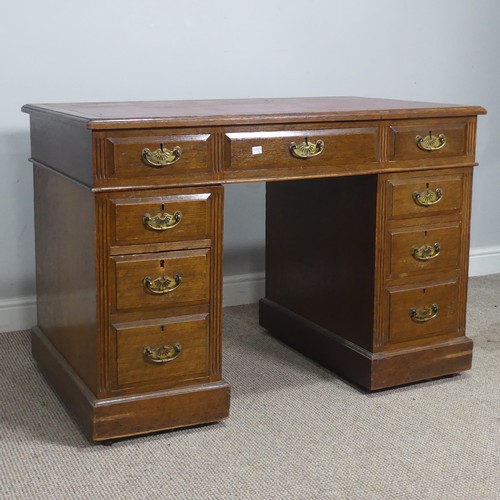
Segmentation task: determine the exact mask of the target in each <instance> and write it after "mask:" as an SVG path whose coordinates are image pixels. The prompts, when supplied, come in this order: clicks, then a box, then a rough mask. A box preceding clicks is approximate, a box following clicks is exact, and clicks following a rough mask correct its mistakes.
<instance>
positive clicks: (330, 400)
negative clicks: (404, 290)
mask: <svg viewBox="0 0 500 500" xmlns="http://www.w3.org/2000/svg"><path fill="white" fill-rule="evenodd" d="M467 328H468V329H467V332H468V335H469V336H470V337H471V338H473V340H474V342H475V347H474V361H473V369H472V370H471V371H469V372H466V373H463V374H461V375H457V376H454V377H447V378H442V379H438V380H433V381H429V382H424V383H420V384H414V385H410V386H405V387H400V388H396V389H390V390H386V391H381V392H377V393H365V392H362V391H360V390H359V389H357V388H355V387H353V386H351V385H349V384H347V383H346V382H344V381H343V380H341V379H339V378H338V377H337V376H335V374H333V373H331V372H329V371H327V370H326V369H324V368H322V367H321V366H319V365H317V364H315V363H314V362H312V361H310V360H309V359H307V358H305V357H303V356H302V355H300V354H298V353H297V352H295V351H294V350H292V349H290V348H288V347H287V346H285V345H283V344H281V343H280V342H279V341H277V340H275V339H273V338H272V337H270V336H269V335H267V334H266V333H265V331H264V330H262V329H261V328H260V327H259V325H258V317H257V307H256V305H249V306H237V307H231V308H227V309H225V311H224V357H223V360H224V366H223V373H224V378H225V380H226V381H227V382H229V383H230V384H231V386H232V400H231V416H230V418H229V419H228V420H227V421H225V422H223V423H219V424H213V425H207V426H199V427H195V428H190V429H183V430H178V431H172V432H163V433H157V434H154V435H149V436H144V437H138V438H133V439H126V440H121V441H118V442H116V443H115V444H113V446H109V447H106V446H102V445H95V444H92V443H90V442H89V441H88V440H87V439H86V438H85V437H83V435H82V434H81V433H80V431H79V428H78V427H77V426H76V424H75V423H74V422H73V420H72V419H71V417H69V416H68V414H67V413H66V411H65V409H64V408H63V406H62V405H61V403H60V402H59V400H58V398H57V397H56V396H55V394H54V393H53V392H52V390H51V389H50V387H49V386H48V385H47V384H46V383H45V381H44V380H43V378H42V377H41V375H40V374H39V372H38V371H37V369H36V366H35V364H34V363H33V361H32V360H31V356H30V346H29V335H28V332H11V333H2V334H0V389H1V400H0V498H2V499H4V498H5V499H25V498H26V499H27V498H35V499H89V500H90V499H92V500H94V499H148V500H150V499H151V498H159V499H176V500H177V499H178V500H184V499H186V500H192V499H214V500H215V499H217V500H219V499H304V500H306V499H356V500H357V499H363V500H364V499H395V500H396V499H397V500H402V499H419V500H423V499H450V500H456V499H464V500H465V499H467V500H470V499H478V500H488V499H500V275H493V276H487V277H481V278H473V279H471V280H470V288H469V310H468V324H467Z"/></svg>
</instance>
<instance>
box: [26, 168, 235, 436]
mask: <svg viewBox="0 0 500 500" xmlns="http://www.w3.org/2000/svg"><path fill="white" fill-rule="evenodd" d="M34 178H35V231H36V264H37V296H38V325H37V326H36V327H35V328H33V330H32V348H33V356H34V358H35V359H36V361H37V363H38V366H39V368H40V370H41V371H42V373H43V374H44V375H45V377H46V378H47V380H48V381H49V382H50V383H51V384H52V386H53V387H54V389H55V390H56V392H57V393H58V395H59V396H60V398H61V399H62V401H63V402H64V403H65V404H66V406H67V407H68V409H69V410H70V411H71V413H72V414H73V415H74V417H75V419H76V420H77V421H78V423H79V424H80V425H81V427H82V428H83V430H84V432H85V433H86V435H87V436H88V437H89V438H90V439H93V440H107V439H115V438H120V437H126V436H132V435H137V434H143V433H148V432H155V431H161V430H166V429H173V428H177V427H185V426H190V425H198V424H204V423H209V422H215V421H219V420H222V419H224V418H226V417H227V416H228V414H229V394H230V391H229V386H228V385H227V384H226V383H225V382H224V381H223V380H222V379H221V352H220V351H221V345H220V323H221V303H220V295H221V294H220V286H221V263H220V252H221V245H222V241H221V239H222V237H221V224H220V219H219V217H220V212H221V211H222V203H223V191H222V187H220V186H214V187H210V188H180V189H149V190H148V189H142V190H128V191H120V192H116V191H109V192H104V191H103V192H99V193H95V192H94V191H93V190H92V189H91V188H90V187H88V186H85V185H84V184H81V183H79V182H77V181H74V180H72V179H70V178H69V177H66V176H64V175H62V174H59V173H57V172H55V171H53V170H52V169H50V168H47V167H46V166H43V165H40V164H36V163H35V175H34Z"/></svg>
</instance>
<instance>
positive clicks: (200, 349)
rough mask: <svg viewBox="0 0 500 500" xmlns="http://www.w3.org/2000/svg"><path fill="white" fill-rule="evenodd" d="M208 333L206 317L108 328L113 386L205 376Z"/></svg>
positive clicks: (169, 319) (197, 316) (166, 382)
mask: <svg viewBox="0 0 500 500" xmlns="http://www.w3.org/2000/svg"><path fill="white" fill-rule="evenodd" d="M208 330H209V320H208V315H196V316H180V317H173V318H164V319H158V320H150V321H145V322H143V323H140V322H134V323H121V324H115V325H112V334H113V338H114V339H115V341H116V383H117V385H118V386H124V385H129V384H139V383H149V382H159V381H161V382H163V383H164V384H165V385H169V384H171V383H173V382H178V381H180V380H187V379H192V378H196V377H201V376H207V375H208V370H209V362H208V352H209V345H208V338H209V336H208Z"/></svg>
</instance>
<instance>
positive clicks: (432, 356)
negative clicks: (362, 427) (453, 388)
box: [259, 299, 472, 391]
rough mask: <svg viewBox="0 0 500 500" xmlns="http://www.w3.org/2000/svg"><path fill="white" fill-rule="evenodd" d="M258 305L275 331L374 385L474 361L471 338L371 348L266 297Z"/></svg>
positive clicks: (262, 318) (310, 354) (448, 371)
mask: <svg viewBox="0 0 500 500" xmlns="http://www.w3.org/2000/svg"><path fill="white" fill-rule="evenodd" d="M259 305H260V311H259V312H260V324H261V326H263V327H264V328H266V329H267V330H269V333H270V334H271V335H273V336H274V337H276V338H278V339H279V340H281V341H283V342H285V343H286V344H288V345H289V346H291V347H293V348H294V349H296V350H298V351H300V352H301V353H303V354H305V355H306V356H308V357H310V358H311V359H313V360H314V361H317V362H318V363H320V364H321V365H323V366H325V367H326V368H328V369H330V370H333V371H335V372H336V373H338V374H339V375H340V376H342V377H345V378H346V379H348V380H350V381H352V382H354V383H355V384H357V385H359V386H361V387H363V388H365V389H368V390H370V391H375V390H379V389H386V388H389V387H395V386H398V385H404V384H409V383H411V382H417V381H421V380H425V379H432V378H437V377H441V376H444V375H452V374H455V373H458V372H462V371H465V370H468V369H470V367H471V363H472V340H470V339H469V338H467V337H463V336H462V337H458V338H453V339H447V340H443V341H439V342H435V343H432V344H426V345H424V346H414V347H408V348H404V349H398V350H394V351H388V352H379V353H372V352H370V351H368V350H366V349H363V348H362V347H359V346H358V345H356V344H354V343H353V342H349V341H348V340H345V339H343V338H342V337H340V336H338V335H336V334H335V333H333V332H331V331H329V330H327V329H326V328H322V327H320V326H318V325H317V324H315V323H313V322H311V321H309V320H307V319H305V318H304V317H302V316H299V315H298V314H295V313H294V312H292V311H290V310H288V309H286V308H284V307H282V306H280V305H279V304H276V303H275V302H272V301H270V300H268V299H262V300H261V301H260V304H259Z"/></svg>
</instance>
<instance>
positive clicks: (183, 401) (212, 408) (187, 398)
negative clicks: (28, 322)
mask: <svg viewBox="0 0 500 500" xmlns="http://www.w3.org/2000/svg"><path fill="white" fill-rule="evenodd" d="M32 349H33V357H34V358H35V360H36V362H37V363H38V367H39V368H40V371H41V372H42V373H43V375H44V376H45V378H46V379H47V380H48V381H49V383H50V384H51V385H52V387H53V388H54V389H55V391H56V392H57V394H58V395H59V397H60V398H61V400H62V402H63V403H64V404H65V405H66V406H67V408H68V409H69V411H70V412H71V413H72V415H73V416H74V417H75V419H76V420H77V422H78V424H79V425H80V426H81V427H82V429H83V431H84V433H85V434H86V435H87V437H88V438H89V439H91V440H94V441H103V440H109V439H116V438H122V437H127V436H134V435H137V434H144V433H148V432H155V431H162V430H168V429H175V428H178V427H187V426H192V425H199V424H207V423H212V422H218V421H220V420H223V419H225V418H227V417H228V416H229V396H230V389H229V385H228V384H227V383H226V382H224V381H217V382H211V383H207V384H201V385H195V386H189V387H182V388H178V389H172V390H166V391H165V390H164V391H157V392H150V393H144V394H140V395H135V396H125V397H124V396H121V397H114V398H105V399H97V398H96V397H95V396H94V394H93V393H92V392H91V391H90V390H89V389H88V387H87V386H86V385H85V384H84V383H83V382H82V381H81V380H80V378H79V377H78V376H77V375H76V374H75V372H74V371H73V370H72V369H71V367H70V366H69V365H68V363H67V362H66V361H65V359H64V358H63V357H62V356H61V354H59V352H58V351H57V350H56V349H55V348H54V347H53V346H52V344H51V343H50V341H49V340H48V339H47V338H46V337H45V335H44V334H43V332H42V331H41V330H40V329H39V328H38V327H34V328H33V329H32Z"/></svg>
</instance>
